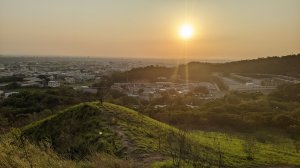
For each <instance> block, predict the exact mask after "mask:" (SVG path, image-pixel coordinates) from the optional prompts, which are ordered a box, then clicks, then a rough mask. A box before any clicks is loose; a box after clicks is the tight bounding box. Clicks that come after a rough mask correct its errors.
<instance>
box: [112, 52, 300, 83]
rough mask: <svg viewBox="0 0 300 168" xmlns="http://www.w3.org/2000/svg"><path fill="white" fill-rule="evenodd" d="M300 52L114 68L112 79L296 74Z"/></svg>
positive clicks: (208, 77) (193, 78)
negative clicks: (119, 69) (175, 65)
mask: <svg viewBox="0 0 300 168" xmlns="http://www.w3.org/2000/svg"><path fill="white" fill-rule="evenodd" d="M299 62H300V54H297V55H287V56H282V57H278V56H274V57H266V58H258V59H253V60H242V61H233V62H228V63H202V62H190V63H188V64H183V65H179V66H177V67H171V68H167V67H161V66H148V67H142V68H134V69H132V70H130V71H127V72H116V73H114V74H113V75H112V77H113V79H114V81H119V82H126V81H150V82H151V81H155V80H157V77H160V76H164V77H167V78H169V79H171V80H178V79H186V77H187V76H188V78H189V80H193V81H198V80H201V81H215V80H216V79H215V78H214V77H213V76H211V74H212V73H214V72H222V73H250V74H252V73H253V74H274V75H290V76H295V77H299V74H300V68H299Z"/></svg>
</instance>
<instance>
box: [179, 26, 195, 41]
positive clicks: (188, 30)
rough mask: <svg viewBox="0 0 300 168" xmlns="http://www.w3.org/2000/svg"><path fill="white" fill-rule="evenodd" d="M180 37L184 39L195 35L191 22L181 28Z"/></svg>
mask: <svg viewBox="0 0 300 168" xmlns="http://www.w3.org/2000/svg"><path fill="white" fill-rule="evenodd" d="M179 34H180V37H181V38H182V39H184V40H187V39H190V38H191V37H192V35H193V27H192V25H190V24H183V25H181V26H180V29H179Z"/></svg>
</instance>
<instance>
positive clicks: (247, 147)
mask: <svg viewBox="0 0 300 168" xmlns="http://www.w3.org/2000/svg"><path fill="white" fill-rule="evenodd" d="M22 136H24V137H27V138H29V139H30V141H32V142H34V143H35V144H39V146H41V144H50V146H51V147H52V148H53V151H55V152H56V153H58V156H60V157H62V158H64V159H67V160H72V162H75V163H76V164H77V165H79V163H80V162H82V161H84V160H86V159H88V158H90V157H91V156H93V155H94V154H95V153H102V152H104V153H107V154H109V156H112V157H113V158H115V157H118V158H120V159H123V161H124V160H127V161H126V163H127V162H128V160H129V161H130V160H131V161H132V162H133V163H136V164H135V165H133V164H132V165H130V166H136V167H151V166H153V167H163V166H164V167H203V166H206V167H217V166H223V167H224V166H226V167H254V166H266V165H298V166H299V165H300V159H299V158H300V154H299V153H297V151H296V150H295V149H294V147H293V144H292V143H291V142H289V141H286V143H284V144H276V145H275V144H266V143H259V142H257V141H256V140H255V139H253V138H251V137H247V138H240V137H234V136H229V135H227V134H220V133H205V132H185V131H180V130H178V129H176V128H174V127H171V126H169V125H166V124H163V123H160V122H158V121H156V120H153V119H151V118H149V117H146V116H143V115H141V114H139V113H138V112H136V111H133V110H131V109H128V108H125V107H122V106H118V105H114V104H109V103H104V104H103V105H101V104H99V103H97V102H93V103H83V104H79V105H76V106H74V107H71V108H68V109H66V110H64V111H62V112H60V113H57V114H55V115H53V116H51V117H48V118H46V119H43V120H41V121H38V122H35V123H32V124H31V125H28V126H26V127H25V128H24V129H23V130H22ZM115 159H116V158H115ZM75 160H76V161H75ZM124 162H125V161H124ZM128 165H129V164H128ZM54 167H55V166H54Z"/></svg>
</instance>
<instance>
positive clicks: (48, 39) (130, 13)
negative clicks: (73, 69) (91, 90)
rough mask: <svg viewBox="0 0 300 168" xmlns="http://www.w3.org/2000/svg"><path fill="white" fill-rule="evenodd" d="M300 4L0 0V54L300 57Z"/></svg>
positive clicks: (268, 0)
mask: <svg viewBox="0 0 300 168" xmlns="http://www.w3.org/2000/svg"><path fill="white" fill-rule="evenodd" d="M299 8H300V1H299V0H218V1H212V0H201V1H200V0H185V1H184V0H164V1H161V0H145V1H141V0H110V1H104V0H86V1H83V0H48V1H46V0H45V1H44V0H43V1H42V0H26V1H25V0H0V54H9V55H18V54H21V55H49V56H50V55H53V56H56V55H60V56H61V55H65V56H100V57H137V58H167V59H169V58H181V57H182V56H183V54H184V52H183V46H184V42H183V40H182V39H180V38H179V37H178V32H177V30H178V27H179V26H180V24H182V23H184V22H186V21H188V22H190V23H191V24H192V25H193V26H194V31H195V33H196V34H195V35H196V36H195V37H193V39H191V40H189V41H188V44H187V45H188V57H189V58H191V59H246V58H256V57H263V56H272V55H287V54H296V53H300V10H299Z"/></svg>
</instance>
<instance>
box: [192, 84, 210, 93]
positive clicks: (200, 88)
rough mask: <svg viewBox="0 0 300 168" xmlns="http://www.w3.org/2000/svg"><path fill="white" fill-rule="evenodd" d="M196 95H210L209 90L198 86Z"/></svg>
mask: <svg viewBox="0 0 300 168" xmlns="http://www.w3.org/2000/svg"><path fill="white" fill-rule="evenodd" d="M194 93H196V94H205V95H207V94H209V90H208V89H207V87H205V86H197V87H195V88H194Z"/></svg>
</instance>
